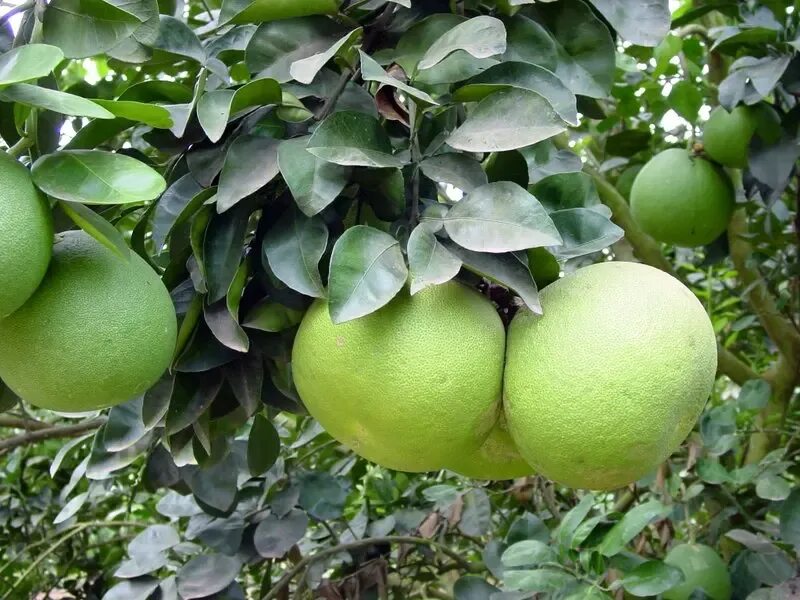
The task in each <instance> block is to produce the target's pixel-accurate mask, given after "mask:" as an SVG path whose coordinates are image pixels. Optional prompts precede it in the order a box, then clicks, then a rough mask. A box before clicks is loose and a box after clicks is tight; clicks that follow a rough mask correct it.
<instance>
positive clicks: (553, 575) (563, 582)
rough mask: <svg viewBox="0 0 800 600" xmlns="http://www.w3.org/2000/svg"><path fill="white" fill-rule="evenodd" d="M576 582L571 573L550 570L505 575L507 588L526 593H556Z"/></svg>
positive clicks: (514, 572)
mask: <svg viewBox="0 0 800 600" xmlns="http://www.w3.org/2000/svg"><path fill="white" fill-rule="evenodd" d="M574 581H575V578H574V577H573V576H572V575H570V574H569V573H565V572H564V571H558V570H556V569H549V568H548V569H533V570H519V571H506V572H505V573H504V575H503V583H504V584H505V586H506V587H508V588H510V589H512V590H522V591H525V592H556V591H558V590H563V589H564V588H565V587H566V586H567V585H569V584H570V583H572V582H574Z"/></svg>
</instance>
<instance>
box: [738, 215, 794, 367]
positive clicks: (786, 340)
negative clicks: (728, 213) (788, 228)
mask: <svg viewBox="0 0 800 600" xmlns="http://www.w3.org/2000/svg"><path fill="white" fill-rule="evenodd" d="M746 235H747V214H746V213H745V210H744V209H742V208H740V209H738V210H736V211H735V212H734V213H733V218H731V222H730V225H729V227H728V241H729V244H730V255H731V259H732V260H733V265H734V266H735V267H736V271H737V273H738V274H739V280H740V281H741V282H742V288H743V289H744V294H745V296H746V298H747V300H748V301H749V303H750V305H751V306H752V307H753V311H754V312H755V313H756V316H758V319H759V321H760V322H761V326H762V327H763V328H764V331H766V332H767V335H769V337H770V338H771V339H772V341H773V342H774V343H775V346H777V348H778V350H779V351H780V353H781V354H782V355H783V356H784V357H786V359H787V360H788V362H789V363H791V364H792V365H796V364H797V362H798V358H800V333H798V331H797V329H795V327H794V326H793V325H792V323H791V322H790V321H789V319H787V318H786V317H785V316H784V315H783V314H782V313H781V312H780V310H778V306H777V305H776V303H775V299H774V298H773V296H772V294H771V293H770V291H769V289H768V288H767V284H766V282H765V281H764V278H763V277H762V276H761V273H759V271H758V269H757V268H756V267H755V266H754V265H753V264H752V258H753V246H752V245H751V244H750V242H749V241H748V240H747V239H746V237H745V236H746Z"/></svg>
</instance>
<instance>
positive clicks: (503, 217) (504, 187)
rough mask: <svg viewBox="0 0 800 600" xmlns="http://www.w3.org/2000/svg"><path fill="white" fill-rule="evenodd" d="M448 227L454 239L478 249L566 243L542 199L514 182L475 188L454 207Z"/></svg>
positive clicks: (448, 231) (469, 248) (501, 250)
mask: <svg viewBox="0 0 800 600" xmlns="http://www.w3.org/2000/svg"><path fill="white" fill-rule="evenodd" d="M444 227H445V229H446V230H447V233H448V234H449V235H450V238H451V239H452V240H453V241H454V242H456V243H457V244H459V245H461V246H463V247H464V248H467V249H468V250H474V251H476V252H510V251H514V250H525V249H527V248H535V247H539V246H553V245H559V244H561V243H562V241H561V236H560V235H559V233H558V230H557V229H556V227H555V225H554V224H553V220H552V219H551V218H550V216H549V215H548V214H547V211H545V209H544V207H543V206H542V205H541V204H540V203H539V201H538V200H537V199H536V198H535V197H534V196H532V195H531V194H529V193H528V192H527V191H526V190H525V189H524V188H522V187H520V186H519V185H517V184H516V183H511V182H510V181H498V182H495V183H488V184H486V185H484V186H481V187H479V188H477V189H476V190H473V191H472V192H471V193H470V194H469V195H468V196H467V197H466V198H465V199H464V200H461V201H460V202H458V203H457V204H456V205H455V206H454V207H453V208H451V209H450V211H449V212H448V213H447V215H446V216H445V217H444Z"/></svg>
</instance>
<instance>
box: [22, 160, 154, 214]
mask: <svg viewBox="0 0 800 600" xmlns="http://www.w3.org/2000/svg"><path fill="white" fill-rule="evenodd" d="M31 175H32V176H33V182H34V183H35V184H36V186H37V187H38V188H39V189H40V190H42V191H43V192H44V193H45V194H47V195H48V196H52V197H53V198H57V199H59V200H66V201H68V202H79V203H82V204H127V203H131V202H146V201H148V200H153V199H154V198H157V197H158V196H159V195H160V194H161V192H163V191H164V189H165V188H166V182H165V181H164V178H163V177H162V176H161V175H159V174H158V172H156V171H155V170H153V169H152V168H150V167H148V166H147V165H145V164H144V163H142V162H140V161H138V160H136V159H135V158H131V157H129V156H125V155H124V154H114V153H112V152H104V151H101V150H61V151H58V152H54V153H53V154H48V155H47V156H43V157H41V158H40V159H39V160H37V161H36V162H35V163H34V165H33V168H32V169H31Z"/></svg>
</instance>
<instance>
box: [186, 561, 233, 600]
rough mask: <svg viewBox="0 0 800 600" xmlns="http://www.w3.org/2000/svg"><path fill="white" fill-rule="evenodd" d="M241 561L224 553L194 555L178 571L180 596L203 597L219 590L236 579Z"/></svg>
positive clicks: (187, 597)
mask: <svg viewBox="0 0 800 600" xmlns="http://www.w3.org/2000/svg"><path fill="white" fill-rule="evenodd" d="M241 567H242V563H241V561H240V560H239V559H238V558H234V557H232V556H225V555H224V554H205V555H201V556H195V557H194V558H193V559H191V560H190V561H189V562H187V563H186V564H185V565H183V567H181V569H180V570H179V571H178V576H177V581H178V593H179V594H180V595H181V598H186V600H190V599H192V598H203V597H205V596H211V595H213V594H216V593H217V592H221V591H222V590H224V589H225V588H226V587H228V585H229V584H230V583H231V582H232V581H233V580H234V579H236V576H237V575H238V574H239V569H241Z"/></svg>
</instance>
